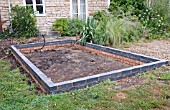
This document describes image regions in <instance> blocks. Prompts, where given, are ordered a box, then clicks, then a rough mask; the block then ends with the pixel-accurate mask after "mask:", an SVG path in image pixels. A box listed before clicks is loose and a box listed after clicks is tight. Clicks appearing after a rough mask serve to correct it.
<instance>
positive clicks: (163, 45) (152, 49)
mask: <svg viewBox="0 0 170 110" xmlns="http://www.w3.org/2000/svg"><path fill="white" fill-rule="evenodd" d="M122 49H123V50H126V51H131V52H134V53H139V54H144V55H147V56H151V57H156V58H160V59H166V60H169V61H170V39H166V40H165V39H164V40H153V41H147V42H142V43H137V44H133V45H130V46H128V47H127V46H126V47H125V46H124V47H123V48H122Z"/></svg>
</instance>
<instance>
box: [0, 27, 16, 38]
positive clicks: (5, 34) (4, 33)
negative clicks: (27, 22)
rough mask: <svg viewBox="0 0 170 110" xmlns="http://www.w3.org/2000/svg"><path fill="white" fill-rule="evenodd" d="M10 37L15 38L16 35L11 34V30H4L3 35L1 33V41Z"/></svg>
mask: <svg viewBox="0 0 170 110" xmlns="http://www.w3.org/2000/svg"><path fill="white" fill-rule="evenodd" d="M10 37H15V33H13V32H12V33H10V32H9V29H4V30H3V32H2V33H0V39H6V38H10Z"/></svg>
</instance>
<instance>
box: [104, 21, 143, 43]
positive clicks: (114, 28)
mask: <svg viewBox="0 0 170 110" xmlns="http://www.w3.org/2000/svg"><path fill="white" fill-rule="evenodd" d="M106 35H107V39H106V41H105V45H108V46H119V45H120V44H123V43H124V42H132V41H135V40H138V39H139V38H140V37H141V36H142V31H141V26H140V23H139V22H132V21H129V19H127V18H123V19H118V18H111V19H110V20H109V21H108V22H107V24H106Z"/></svg>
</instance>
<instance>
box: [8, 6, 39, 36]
mask: <svg viewBox="0 0 170 110" xmlns="http://www.w3.org/2000/svg"><path fill="white" fill-rule="evenodd" d="M12 10H13V13H12V14H11V16H12V18H13V19H12V24H13V34H15V35H16V36H19V37H20V36H21V37H35V36H37V34H38V33H37V32H38V30H37V25H36V19H35V15H34V11H33V9H32V8H31V7H26V8H25V7H22V6H18V5H16V6H14V7H12Z"/></svg>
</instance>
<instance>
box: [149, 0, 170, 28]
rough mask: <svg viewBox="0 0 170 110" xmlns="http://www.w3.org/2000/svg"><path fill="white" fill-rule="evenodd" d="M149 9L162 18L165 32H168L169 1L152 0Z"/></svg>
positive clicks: (169, 20) (169, 24) (169, 18)
mask: <svg viewBox="0 0 170 110" xmlns="http://www.w3.org/2000/svg"><path fill="white" fill-rule="evenodd" d="M151 9H152V10H153V12H155V14H157V15H160V16H161V17H162V18H163V21H162V22H163V23H164V27H165V28H166V30H165V31H170V1H169V0H154V1H153V3H152V5H151Z"/></svg>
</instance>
